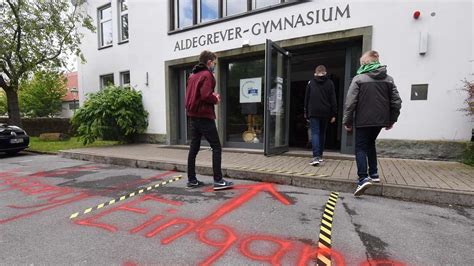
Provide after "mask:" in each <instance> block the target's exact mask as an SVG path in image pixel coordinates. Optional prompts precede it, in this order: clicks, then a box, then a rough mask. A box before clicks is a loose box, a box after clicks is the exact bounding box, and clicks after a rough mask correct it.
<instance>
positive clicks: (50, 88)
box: [20, 71, 67, 117]
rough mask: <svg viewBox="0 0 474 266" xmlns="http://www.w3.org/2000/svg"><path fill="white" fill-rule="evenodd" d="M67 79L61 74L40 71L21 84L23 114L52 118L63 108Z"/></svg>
mask: <svg viewBox="0 0 474 266" xmlns="http://www.w3.org/2000/svg"><path fill="white" fill-rule="evenodd" d="M66 85H67V79H66V77H64V75H63V74H62V73H60V72H46V71H38V72H36V73H35V75H34V76H33V78H32V79H30V80H25V81H22V82H21V84H20V88H21V89H20V107H21V111H22V113H24V114H26V115H27V116H31V117H52V116H54V115H56V114H58V113H59V112H61V108H62V98H63V97H64V95H66V92H67V89H66Z"/></svg>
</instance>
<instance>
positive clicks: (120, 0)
mask: <svg viewBox="0 0 474 266" xmlns="http://www.w3.org/2000/svg"><path fill="white" fill-rule="evenodd" d="M123 1H124V0H118V8H117V9H118V12H117V13H118V25H119V42H120V43H123V42H127V41H128V40H129V39H130V27H129V25H130V21H129V20H128V2H127V10H125V11H122V2H123ZM125 16H126V17H127V31H128V37H127V39H122V36H123V25H122V17H125Z"/></svg>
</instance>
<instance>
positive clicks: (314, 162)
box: [309, 157, 319, 166]
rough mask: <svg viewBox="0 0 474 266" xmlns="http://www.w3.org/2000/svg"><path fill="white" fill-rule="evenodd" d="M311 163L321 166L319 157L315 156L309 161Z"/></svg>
mask: <svg viewBox="0 0 474 266" xmlns="http://www.w3.org/2000/svg"><path fill="white" fill-rule="evenodd" d="M309 165H312V166H319V158H318V157H315V158H313V159H312V160H311V162H309Z"/></svg>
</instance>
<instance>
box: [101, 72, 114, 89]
mask: <svg viewBox="0 0 474 266" xmlns="http://www.w3.org/2000/svg"><path fill="white" fill-rule="evenodd" d="M110 85H114V74H107V75H102V76H100V88H101V89H103V88H105V87H107V86H110Z"/></svg>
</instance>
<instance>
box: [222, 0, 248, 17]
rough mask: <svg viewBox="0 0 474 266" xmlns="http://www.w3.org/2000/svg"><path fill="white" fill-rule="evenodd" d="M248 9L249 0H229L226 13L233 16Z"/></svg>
mask: <svg viewBox="0 0 474 266" xmlns="http://www.w3.org/2000/svg"><path fill="white" fill-rule="evenodd" d="M246 11H247V0H227V1H226V14H227V16H232V15H235V14H239V13H244V12H246Z"/></svg>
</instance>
